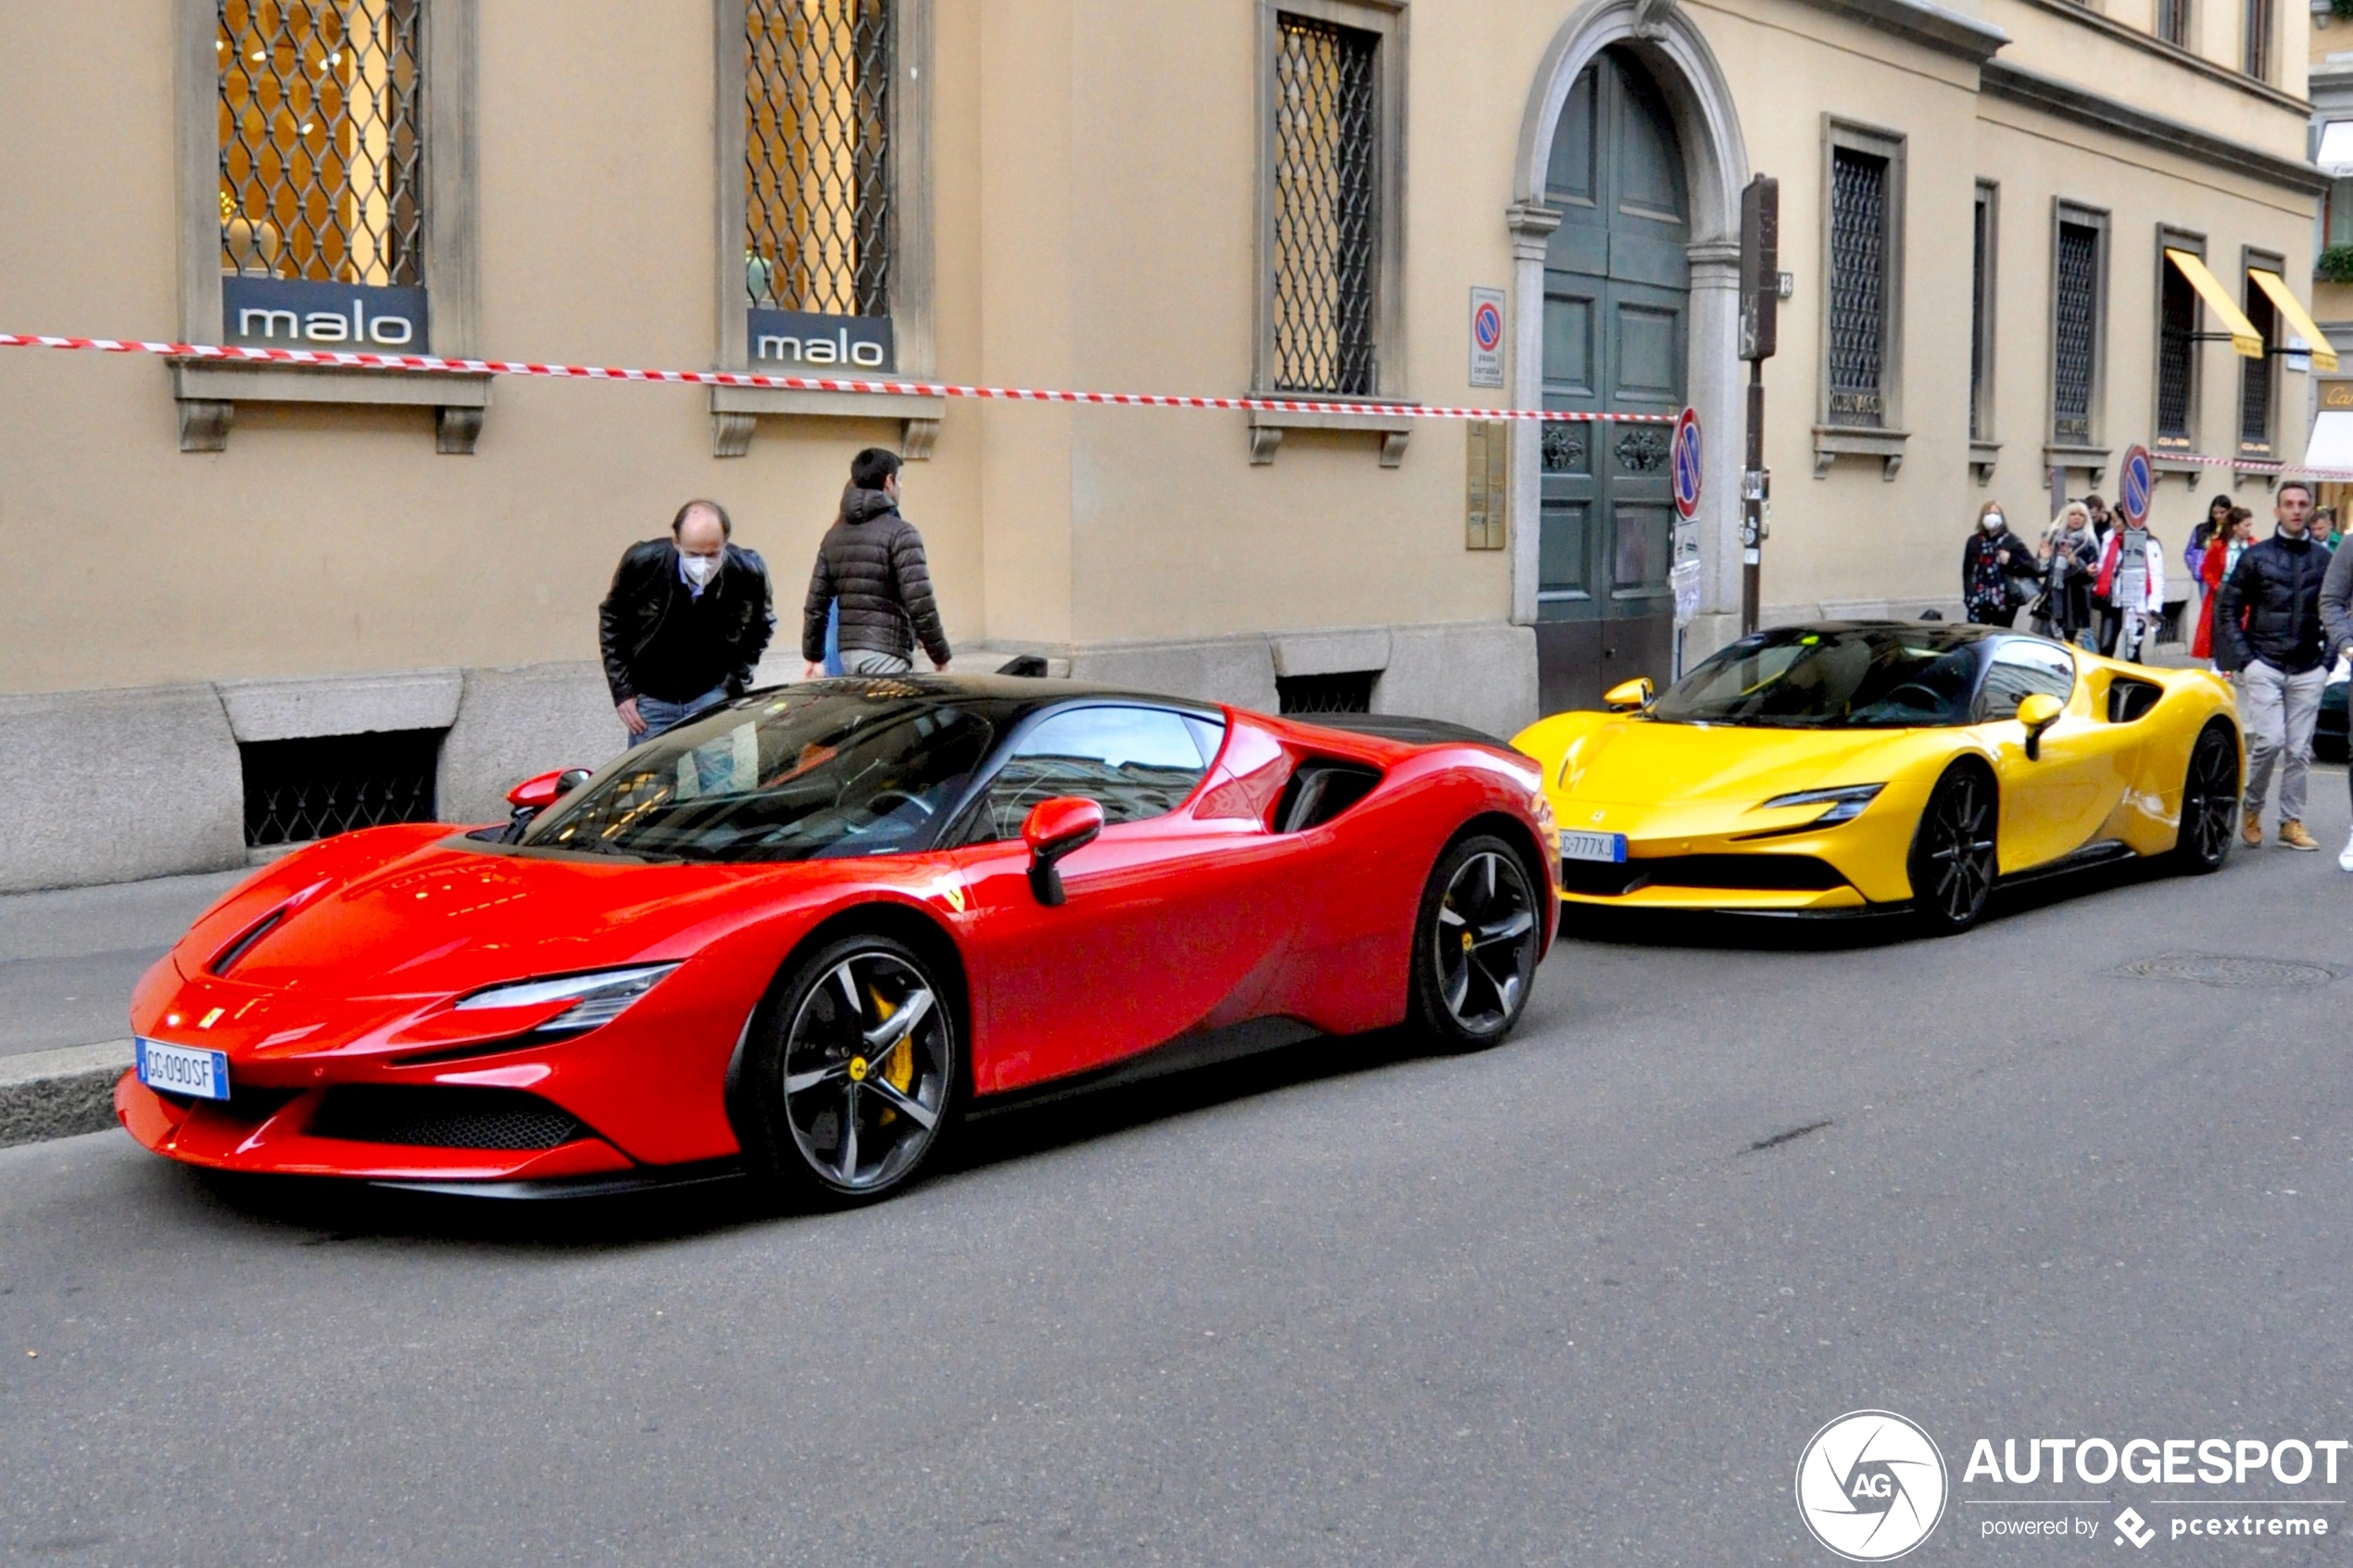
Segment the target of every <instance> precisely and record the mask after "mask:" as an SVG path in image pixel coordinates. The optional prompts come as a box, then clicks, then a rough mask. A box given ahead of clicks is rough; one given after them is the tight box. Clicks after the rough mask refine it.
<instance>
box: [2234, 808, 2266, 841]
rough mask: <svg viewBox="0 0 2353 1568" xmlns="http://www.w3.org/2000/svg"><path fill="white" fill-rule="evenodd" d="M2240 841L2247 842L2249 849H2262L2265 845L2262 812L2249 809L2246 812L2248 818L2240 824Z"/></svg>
mask: <svg viewBox="0 0 2353 1568" xmlns="http://www.w3.org/2000/svg"><path fill="white" fill-rule="evenodd" d="M2239 841H2240V842H2241V843H2243V844H2245V845H2246V847H2248V848H2249V849H2260V848H2262V847H2263V813H2262V812H2260V811H2249V812H2247V813H2246V821H2245V822H2241V823H2240V824H2239Z"/></svg>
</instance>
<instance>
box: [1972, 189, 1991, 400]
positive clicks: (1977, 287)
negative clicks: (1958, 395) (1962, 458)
mask: <svg viewBox="0 0 2353 1568" xmlns="http://www.w3.org/2000/svg"><path fill="white" fill-rule="evenodd" d="M1969 256H1970V261H1969V439H1970V440H1971V441H1991V440H1993V439H1994V385H1993V381H1994V188H1993V187H1992V186H1990V185H1980V186H1979V187H1978V188H1977V207H1976V213H1975V216H1974V218H1973V220H1972V221H1971V224H1970V243H1969Z"/></svg>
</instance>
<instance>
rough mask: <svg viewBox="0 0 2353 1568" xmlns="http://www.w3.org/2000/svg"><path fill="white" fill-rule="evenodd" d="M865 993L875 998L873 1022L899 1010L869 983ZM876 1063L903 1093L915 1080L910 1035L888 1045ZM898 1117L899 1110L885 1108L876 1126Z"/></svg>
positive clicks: (891, 1082) (913, 1053) (885, 1019)
mask: <svg viewBox="0 0 2353 1568" xmlns="http://www.w3.org/2000/svg"><path fill="white" fill-rule="evenodd" d="M866 995H868V996H869V997H873V998H874V999H875V1022H879V1023H887V1022H890V1015H891V1014H892V1013H894V1012H897V1011H898V1009H897V1008H895V1007H893V1006H891V1005H890V1004H889V1003H888V1002H887V1001H885V1000H884V999H883V994H882V993H881V992H880V991H877V990H875V988H874V987H873V986H871V985H870V986H868V987H867V988H866ZM876 1065H877V1066H878V1067H879V1068H880V1069H881V1071H882V1075H883V1076H884V1077H885V1078H887V1079H888V1080H889V1081H890V1086H891V1087H892V1088H894V1089H897V1090H898V1091H899V1092H900V1094H905V1093H906V1092H907V1085H910V1084H912V1083H913V1082H914V1081H915V1042H914V1040H913V1039H912V1037H909V1038H903V1039H901V1040H900V1042H899V1043H898V1044H897V1045H895V1046H893V1047H890V1054H889V1055H887V1056H886V1057H884V1058H883V1059H882V1060H881V1061H880V1062H879V1063H877V1064H876ZM898 1119H899V1112H897V1111H895V1110H887V1109H886V1110H884V1111H883V1112H882V1114H881V1115H879V1116H877V1117H876V1118H875V1124H876V1125H877V1126H883V1127H887V1126H889V1125H890V1124H891V1123H893V1122H895V1121H897V1120H898Z"/></svg>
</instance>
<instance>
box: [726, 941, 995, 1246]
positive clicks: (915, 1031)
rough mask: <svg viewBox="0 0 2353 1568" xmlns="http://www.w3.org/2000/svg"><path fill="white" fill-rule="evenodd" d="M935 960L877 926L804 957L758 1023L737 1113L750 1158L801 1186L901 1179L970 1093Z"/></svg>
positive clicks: (859, 1192) (815, 1189) (870, 1185)
mask: <svg viewBox="0 0 2353 1568" xmlns="http://www.w3.org/2000/svg"><path fill="white" fill-rule="evenodd" d="M934 969H935V965H934V963H933V961H932V960H929V959H927V958H925V956H924V955H923V954H921V953H918V952H917V951H915V949H914V948H912V947H909V946H907V945H906V944H905V943H903V942H899V941H896V940H894V939H892V938H890V937H887V936H883V935H861V936H851V937H846V938H844V939H843V940H841V941H838V942H835V943H832V944H829V945H828V946H826V947H823V948H821V949H819V950H818V951H817V952H815V953H812V954H811V955H810V956H809V957H808V958H806V959H804V960H801V961H800V962H799V964H798V965H796V966H795V967H794V969H793V971H792V972H791V974H790V976H789V977H788V978H787V979H786V982H785V984H784V985H781V986H780V987H779V988H778V990H777V991H776V992H775V993H774V997H772V1003H771V1005H770V1007H769V1008H768V1009H766V1010H764V1016H763V1017H762V1018H761V1021H760V1022H758V1023H757V1024H755V1026H754V1038H753V1041H752V1043H751V1045H750V1046H749V1051H750V1053H751V1054H750V1055H749V1058H748V1060H746V1062H745V1064H744V1073H743V1079H742V1088H741V1090H740V1093H739V1099H740V1101H741V1106H740V1110H739V1114H738V1122H739V1123H740V1124H741V1125H742V1128H743V1131H744V1134H745V1136H744V1139H743V1143H744V1153H745V1157H746V1160H747V1162H748V1163H749V1165H750V1166H751V1168H752V1169H753V1170H754V1172H755V1173H759V1174H762V1175H765V1176H768V1177H770V1178H772V1179H773V1180H774V1181H775V1182H777V1183H778V1184H779V1185H782V1186H784V1187H785V1188H786V1189H787V1190H788V1191H789V1192H791V1193H793V1194H795V1195H796V1196H799V1197H801V1198H812V1199H815V1200H818V1201H821V1202H834V1203H842V1202H857V1201H863V1200H866V1199H871V1198H880V1197H883V1196H884V1195H885V1194H887V1193H890V1192H893V1191H895V1190H897V1189H898V1188H900V1187H901V1186H904V1185H906V1184H907V1182H908V1181H909V1180H910V1179H912V1177H913V1175H914V1174H915V1173H916V1171H917V1170H918V1169H919V1168H920V1167H921V1166H922V1165H923V1163H924V1161H925V1159H926V1158H927V1157H928V1156H929V1155H930V1154H931V1152H932V1150H933V1149H935V1148H937V1147H938V1144H939V1142H940V1139H941V1136H942V1135H944V1134H945V1133H946V1132H947V1131H948V1129H949V1128H950V1125H951V1124H952V1123H953V1121H954V1117H955V1112H956V1110H957V1108H958V1102H959V1100H960V1098H961V1085H962V1083H963V1064H962V1062H961V1060H959V1057H958V1048H959V1047H958V1041H957V1030H956V1019H955V1013H954V1009H953V1007H952V1006H951V1004H950V993H949V992H948V991H947V990H945V989H943V987H942V985H941V984H940V982H939V980H938V978H937V976H936V974H935V973H934Z"/></svg>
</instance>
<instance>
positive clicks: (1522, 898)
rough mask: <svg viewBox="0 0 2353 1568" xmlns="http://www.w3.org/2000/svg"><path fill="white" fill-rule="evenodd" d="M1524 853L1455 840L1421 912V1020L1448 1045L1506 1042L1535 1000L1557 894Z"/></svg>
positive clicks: (1479, 840) (1493, 843)
mask: <svg viewBox="0 0 2353 1568" xmlns="http://www.w3.org/2000/svg"><path fill="white" fill-rule="evenodd" d="M1549 891H1550V890H1549V888H1548V886H1547V884H1546V883H1545V881H1544V879H1543V878H1542V877H1541V876H1530V875H1529V871H1528V866H1527V863H1526V862H1525V861H1524V860H1523V859H1521V857H1520V854H1519V852H1518V851H1517V850H1516V849H1514V848H1513V847H1511V846H1510V845H1509V844H1506V843H1504V841H1503V840H1502V839H1500V838H1497V837H1494V836H1493V835H1491V834H1473V835H1472V836H1470V837H1468V838H1465V839H1462V840H1460V841H1459V842H1457V843H1454V844H1451V845H1449V846H1447V847H1446V851H1445V853H1443V854H1441V855H1440V856H1439V857H1438V864H1437V865H1435V866H1433V867H1432V868H1431V869H1430V873H1429V882H1428V885H1426V886H1425V887H1424V888H1423V889H1422V901H1421V908H1420V909H1419V911H1418V912H1417V913H1416V916H1415V918H1414V952H1413V966H1414V967H1413V1022H1415V1024H1416V1026H1417V1027H1418V1028H1419V1029H1420V1030H1421V1032H1422V1033H1423V1034H1424V1035H1427V1036H1428V1037H1429V1038H1430V1039H1431V1040H1432V1041H1434V1042H1436V1043H1437V1044H1438V1045H1439V1046H1441V1047H1444V1048H1445V1049H1448V1050H1457V1051H1470V1050H1482V1049H1484V1048H1486V1047H1489V1046H1491V1045H1494V1044H1496V1043H1497V1042H1499V1041H1501V1040H1502V1039H1503V1038H1504V1036H1505V1035H1509V1034H1510V1033H1511V1032H1512V1026H1513V1025H1515V1024H1516V1023H1517V1022H1519V1015H1520V1013H1521V1012H1522V1011H1523V1010H1525V1009H1526V1008H1527V1006H1528V991H1529V985H1531V984H1532V983H1533V982H1534V980H1535V978H1536V959H1537V954H1538V950H1539V947H1540V946H1541V943H1542V941H1543V937H1544V933H1543V920H1544V912H1545V911H1544V910H1543V909H1541V907H1540V906H1539V904H1538V902H1537V901H1538V900H1539V899H1541V898H1543V897H1548V896H1549Z"/></svg>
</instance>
